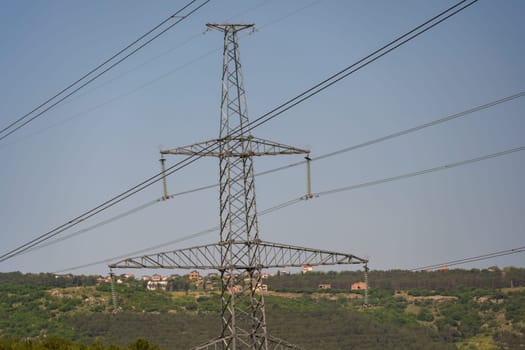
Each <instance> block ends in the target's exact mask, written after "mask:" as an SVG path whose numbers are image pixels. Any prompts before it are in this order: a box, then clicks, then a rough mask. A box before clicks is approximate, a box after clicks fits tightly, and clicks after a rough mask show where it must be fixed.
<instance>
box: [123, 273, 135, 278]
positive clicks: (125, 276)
mask: <svg viewBox="0 0 525 350" xmlns="http://www.w3.org/2000/svg"><path fill="white" fill-rule="evenodd" d="M122 277H123V278H126V279H128V278H129V279H135V275H134V274H132V273H126V274H124V275H122Z"/></svg>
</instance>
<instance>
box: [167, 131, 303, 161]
mask: <svg viewBox="0 0 525 350" xmlns="http://www.w3.org/2000/svg"><path fill="white" fill-rule="evenodd" d="M224 142H231V143H233V144H234V146H236V145H237V144H238V145H242V144H243V143H246V142H250V143H251V149H242V147H241V148H240V150H239V147H231V149H229V150H225V149H222V148H221V147H219V145H220V144H221V143H224ZM160 153H161V154H178V155H186V156H191V155H196V154H198V155H200V156H203V157H241V158H242V157H250V156H276V155H286V154H308V153H310V150H308V149H301V148H296V147H292V146H288V145H284V144H282V143H277V142H273V141H269V140H265V139H261V138H257V137H254V136H251V135H248V136H234V137H225V138H221V139H212V140H208V141H204V142H198V143H194V144H191V145H187V146H181V147H177V148H173V149H169V150H161V151H160Z"/></svg>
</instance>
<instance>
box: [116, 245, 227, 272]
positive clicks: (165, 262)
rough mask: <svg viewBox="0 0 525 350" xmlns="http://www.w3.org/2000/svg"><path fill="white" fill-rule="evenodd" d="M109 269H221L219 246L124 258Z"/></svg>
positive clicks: (203, 246)
mask: <svg viewBox="0 0 525 350" xmlns="http://www.w3.org/2000/svg"><path fill="white" fill-rule="evenodd" d="M109 267H110V268H125V269H143V268H148V269H202V270H205V269H214V270H218V269H220V267H221V246H220V245H218V244H207V245H202V246H196V247H191V248H184V249H178V250H173V251H170V252H161V253H154V254H150V255H143V256H137V257H132V258H126V259H124V260H121V261H118V262H116V263H113V264H110V265H109Z"/></svg>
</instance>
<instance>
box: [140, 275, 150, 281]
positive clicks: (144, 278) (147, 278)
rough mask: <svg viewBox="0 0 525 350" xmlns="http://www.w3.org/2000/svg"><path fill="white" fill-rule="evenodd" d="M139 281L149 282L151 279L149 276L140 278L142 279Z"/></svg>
mask: <svg viewBox="0 0 525 350" xmlns="http://www.w3.org/2000/svg"><path fill="white" fill-rule="evenodd" d="M140 280H141V281H149V280H151V277H150V276H142V277H141V278H140Z"/></svg>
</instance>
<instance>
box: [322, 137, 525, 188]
mask: <svg viewBox="0 0 525 350" xmlns="http://www.w3.org/2000/svg"><path fill="white" fill-rule="evenodd" d="M524 150H525V146H522V147H516V148H512V149H508V150H505V151H501V152H497V153H491V154H487V155H484V156H480V157H476V158H471V159H467V160H462V161H460V162H455V163H449V164H445V165H440V166H437V167H434V168H429V169H425V170H420V171H415V172H412V173H407V174H402V175H397V176H392V177H388V178H385V179H380V180H375V181H369V182H365V183H361V184H358V185H351V186H345V187H339V188H334V189H331V190H326V191H322V192H318V193H316V194H315V195H316V196H324V195H329V194H335V193H339V192H345V191H351V190H356V189H358V188H363V187H369V186H375V185H379V184H383V183H386V182H392V181H397V180H402V179H408V178H410V177H415V176H419V175H425V174H429V173H433V172H436V171H442V170H448V169H452V168H456V167H459V166H463V165H468V164H473V163H477V162H481V161H482V160H487V159H491V158H496V157H501V156H504V155H507V154H511V153H515V152H521V151H524Z"/></svg>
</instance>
